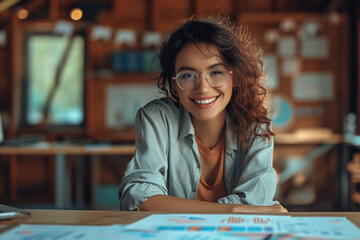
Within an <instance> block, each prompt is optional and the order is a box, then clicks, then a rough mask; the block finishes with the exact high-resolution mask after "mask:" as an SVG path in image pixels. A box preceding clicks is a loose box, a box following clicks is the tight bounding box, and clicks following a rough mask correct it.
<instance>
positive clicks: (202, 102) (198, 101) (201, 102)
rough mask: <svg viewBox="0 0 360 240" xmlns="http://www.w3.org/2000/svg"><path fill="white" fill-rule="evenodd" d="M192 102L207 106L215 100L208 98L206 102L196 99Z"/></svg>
mask: <svg viewBox="0 0 360 240" xmlns="http://www.w3.org/2000/svg"><path fill="white" fill-rule="evenodd" d="M194 100H195V102H196V103H197V104H209V103H212V102H214V101H215V100H216V97H214V98H209V99H206V100H196V99H194Z"/></svg>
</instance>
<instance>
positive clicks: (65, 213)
mask: <svg viewBox="0 0 360 240" xmlns="http://www.w3.org/2000/svg"><path fill="white" fill-rule="evenodd" d="M28 211H29V212H31V214H32V215H33V218H32V219H30V220H29V221H27V222H25V223H26V224H65V225H67V224H70V225H111V224H130V223H132V222H135V221H137V220H140V219H142V218H145V217H147V216H149V215H151V214H161V213H166V214H168V213H169V212H136V211H102V210H28ZM227 214H229V213H227ZM251 214H253V213H251ZM261 214H262V215H263V213H261ZM268 215H291V216H326V217H330V216H333V217H347V218H348V219H349V220H350V221H352V222H353V223H354V224H356V225H357V226H358V227H360V212H290V213H286V214H277V213H273V214H268ZM16 221H18V220H10V221H0V226H1V225H7V224H10V223H14V222H16Z"/></svg>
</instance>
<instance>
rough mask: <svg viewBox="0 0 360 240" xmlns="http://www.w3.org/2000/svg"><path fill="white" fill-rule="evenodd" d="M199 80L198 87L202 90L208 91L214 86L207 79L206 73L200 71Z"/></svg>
mask: <svg viewBox="0 0 360 240" xmlns="http://www.w3.org/2000/svg"><path fill="white" fill-rule="evenodd" d="M198 76H199V82H198V84H197V86H196V89H197V90H198V91H201V92H206V91H207V90H208V89H209V88H212V87H211V86H210V85H209V83H208V82H207V80H206V73H198Z"/></svg>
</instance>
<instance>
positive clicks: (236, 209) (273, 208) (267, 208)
mask: <svg viewBox="0 0 360 240" xmlns="http://www.w3.org/2000/svg"><path fill="white" fill-rule="evenodd" d="M232 212H288V210H287V209H286V208H284V207H283V206H282V205H280V204H274V205H272V206H252V205H236V206H235V207H234V208H233V211H232Z"/></svg>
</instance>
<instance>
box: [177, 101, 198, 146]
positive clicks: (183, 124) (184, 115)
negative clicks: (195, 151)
mask: <svg viewBox="0 0 360 240" xmlns="http://www.w3.org/2000/svg"><path fill="white" fill-rule="evenodd" d="M179 105H180V124H179V138H178V139H179V140H180V139H183V138H185V137H186V136H188V135H190V134H192V135H195V130H194V126H193V124H192V122H191V117H190V113H189V112H188V111H187V110H186V109H185V108H184V106H183V105H182V104H181V103H180V104H179Z"/></svg>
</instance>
